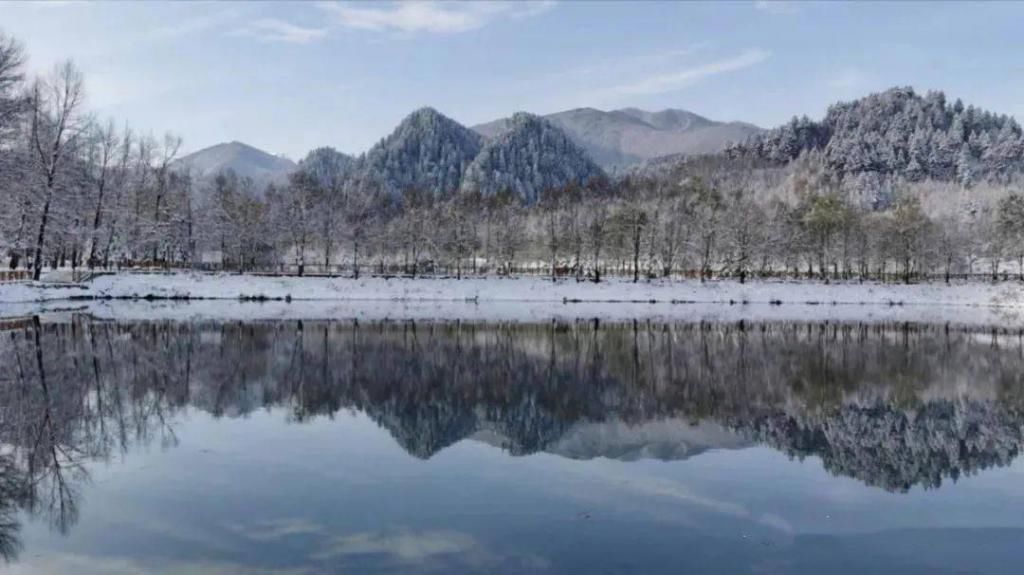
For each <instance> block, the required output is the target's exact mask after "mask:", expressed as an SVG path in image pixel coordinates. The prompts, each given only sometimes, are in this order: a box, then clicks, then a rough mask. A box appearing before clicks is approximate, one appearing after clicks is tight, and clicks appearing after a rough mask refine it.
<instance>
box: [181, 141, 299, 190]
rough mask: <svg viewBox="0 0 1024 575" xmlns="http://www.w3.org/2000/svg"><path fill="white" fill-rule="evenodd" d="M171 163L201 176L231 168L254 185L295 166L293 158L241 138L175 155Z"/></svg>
mask: <svg viewBox="0 0 1024 575" xmlns="http://www.w3.org/2000/svg"><path fill="white" fill-rule="evenodd" d="M174 165H175V168H176V169H180V170H183V171H184V170H188V171H190V172H191V173H192V174H193V175H195V176H198V177H199V178H200V179H212V178H213V177H215V176H216V175H217V174H219V173H221V172H225V171H227V170H234V172H235V173H236V174H237V175H238V176H240V177H246V178H251V179H252V180H253V182H254V183H255V184H256V187H257V188H263V187H265V186H266V185H267V184H269V183H271V182H274V183H280V182H283V181H284V180H285V179H286V178H287V177H288V174H290V173H292V172H293V171H295V168H296V165H295V162H293V161H291V160H289V159H288V158H283V157H281V156H275V155H272V154H268V153H267V152H264V151H263V150H260V149H258V148H254V147H252V146H250V145H248V144H243V143H242V142H228V143H224V144H217V145H215V146H210V147H209V148H203V149H202V150H199V151H198V152H193V153H191V154H189V155H187V156H184V157H182V158H180V159H178V160H177V161H176V162H175V163H174Z"/></svg>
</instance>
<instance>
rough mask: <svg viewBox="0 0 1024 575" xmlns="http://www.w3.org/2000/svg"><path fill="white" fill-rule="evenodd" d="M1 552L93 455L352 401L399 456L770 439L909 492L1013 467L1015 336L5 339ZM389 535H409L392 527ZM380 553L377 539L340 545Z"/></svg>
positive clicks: (603, 331) (669, 454)
mask: <svg viewBox="0 0 1024 575" xmlns="http://www.w3.org/2000/svg"><path fill="white" fill-rule="evenodd" d="M0 335H2V336H3V337H2V338H0V340H2V341H0V365H3V366H4V369H3V371H2V375H0V446H2V447H0V449H2V452H0V554H2V555H3V556H4V557H5V558H8V559H10V558H14V557H16V556H17V555H18V552H19V550H20V548H21V544H20V538H19V530H20V529H21V525H20V522H19V519H18V517H19V513H20V512H27V513H28V514H30V515H34V516H37V517H43V518H45V519H46V520H47V521H48V522H49V524H50V525H51V526H52V528H53V529H55V530H57V531H60V532H65V531H67V530H68V529H69V528H70V527H71V526H72V525H74V523H75V522H76V520H77V518H78V508H79V503H80V492H81V490H82V487H83V485H86V484H87V482H88V480H89V477H88V473H87V465H86V463H88V462H95V461H110V460H112V459H114V458H116V457H118V456H119V455H120V454H123V453H126V452H128V451H129V450H131V449H133V447H135V446H138V445H144V444H145V445H148V444H158V445H162V446H171V445H174V444H175V443H176V442H177V436H176V427H177V426H178V425H181V423H180V421H179V420H180V416H181V415H182V414H183V413H184V412H185V411H186V409H187V408H192V409H198V410H200V411H202V412H205V413H208V414H211V415H213V416H215V417H229V418H233V417H239V416H245V415H247V414H251V413H253V412H255V411H257V410H260V409H263V408H275V409H283V410H287V412H288V413H289V417H290V419H291V420H292V421H293V422H295V423H301V422H304V421H307V420H310V419H314V418H321V417H331V416H334V415H335V414H337V413H338V412H339V411H341V410H355V411H358V412H361V413H365V414H366V415H367V416H369V417H370V418H371V419H372V420H373V421H374V422H376V423H377V424H378V425H379V426H381V427H382V428H384V429H386V430H387V431H388V432H389V433H390V434H391V436H392V437H393V438H394V440H395V441H396V442H397V443H398V444H399V445H401V447H402V448H403V449H404V450H405V451H406V452H408V453H409V454H410V455H412V456H414V457H416V458H421V459H429V458H432V457H433V456H435V455H436V454H438V453H439V452H440V451H442V450H444V449H446V448H448V447H449V446H452V445H453V444H455V443H458V442H460V441H463V440H467V439H469V440H472V441H475V442H478V443H484V444H490V445H493V446H496V447H500V448H501V449H504V450H506V451H507V452H508V453H510V454H511V455H516V456H518V455H525V454H532V453H537V452H547V453H551V454H555V455H559V456H562V457H566V458H571V459H592V458H598V457H604V458H613V459H620V460H626V461H630V460H636V459H643V458H654V459H663V460H681V459H686V458H689V457H693V456H695V455H698V454H700V453H702V452H704V451H706V450H709V449H731V448H740V447H745V446H749V445H756V444H762V445H768V446H771V447H772V448H774V449H777V450H779V451H782V452H784V453H786V454H788V455H790V456H791V457H793V458H797V459H801V458H804V457H807V456H816V457H819V458H820V459H821V461H822V462H823V465H824V466H825V468H826V469H828V470H829V471H830V472H831V473H833V474H836V475H842V476H848V477H852V478H855V479H857V480H859V481H861V482H863V483H865V484H868V485H871V486H877V487H879V488H882V489H885V490H888V491H893V492H905V491H907V490H909V489H911V488H912V487H914V486H921V487H924V488H938V487H940V486H941V485H942V483H943V481H945V480H950V479H952V480H956V479H957V478H959V477H961V476H963V475H968V474H973V473H977V472H978V471H981V470H984V469H986V468H990V467H994V466H1004V465H1007V464H1009V463H1010V462H1011V461H1012V460H1013V459H1014V458H1015V457H1016V456H1017V455H1018V454H1019V452H1020V450H1021V446H1022V443H1024V413H1022V409H1024V382H1022V374H1024V352H1022V349H1024V347H1022V339H1021V335H1020V334H1019V333H1012V334H1010V333H1006V332H978V331H962V330H957V329H951V328H949V327H948V326H933V325H911V324H807V323H765V324H748V323H734V324H667V325H666V324H653V323H625V324H623V323H617V324H607V325H606V324H600V323H597V322H575V323H550V324H542V325H522V324H483V323H481V324H472V323H471V324H467V323H412V322H381V323H372V324H360V323H355V322H326V321H325V322H255V323H246V322H235V323H189V322H134V323H115V322H102V321H93V320H91V319H90V318H89V317H86V316H78V317H75V318H74V319H73V320H71V321H67V322H56V323H48V322H42V323H41V322H40V321H39V319H38V318H36V319H34V320H33V321H31V322H27V323H25V324H24V325H16V326H14V327H13V328H12V329H8V330H7V331H6V332H0ZM392 536H393V537H395V536H397V537H405V536H406V535H403V534H398V535H392ZM347 544H348V545H350V546H352V545H354V546H356V547H373V545H374V544H375V543H374V542H373V541H363V540H358V541H349V542H348V543H347Z"/></svg>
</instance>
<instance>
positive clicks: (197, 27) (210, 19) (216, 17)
mask: <svg viewBox="0 0 1024 575" xmlns="http://www.w3.org/2000/svg"><path fill="white" fill-rule="evenodd" d="M236 15H237V13H236V11H235V10H225V11H221V12H214V13H209V14H200V15H198V16H193V17H191V18H186V19H184V20H181V21H179V22H174V23H171V24H167V25H165V26H161V27H159V28H157V29H155V30H153V31H152V32H151V33H150V37H152V38H157V39H164V40H171V39H177V38H180V37H182V36H188V35H190V34H195V33H199V32H204V31H206V30H209V29H210V28H214V27H216V26H219V25H221V24H223V23H224V22H226V21H228V20H230V19H232V18H234V17H235V16H236Z"/></svg>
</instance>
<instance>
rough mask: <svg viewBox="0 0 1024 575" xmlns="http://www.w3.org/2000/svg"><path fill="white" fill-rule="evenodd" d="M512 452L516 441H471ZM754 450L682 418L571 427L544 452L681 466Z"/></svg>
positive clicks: (724, 432) (484, 435) (490, 436)
mask: <svg viewBox="0 0 1024 575" xmlns="http://www.w3.org/2000/svg"><path fill="white" fill-rule="evenodd" d="M470 439H473V440H475V441H480V442H482V443H486V444H488V445H493V446H495V447H501V448H503V449H507V448H508V446H515V445H516V444H517V440H516V438H511V437H505V436H503V435H500V434H499V433H495V432H492V431H490V430H489V429H486V428H485V429H484V430H481V431H478V432H476V433H475V434H473V435H471V436H470ZM751 445H753V444H752V443H751V442H750V441H749V440H747V439H745V438H743V437H741V436H740V435H738V434H737V433H736V432H734V431H732V430H731V429H728V428H725V427H723V426H721V425H719V424H717V423H714V422H711V421H701V422H697V423H693V422H689V421H684V420H682V419H678V418H657V419H652V420H650V421H643V422H630V423H626V422H624V421H622V420H620V419H610V420H608V421H583V422H578V423H574V424H573V425H571V426H570V427H569V428H568V429H567V430H566V431H565V432H564V433H563V434H562V435H561V436H559V437H556V438H554V440H553V441H551V442H550V443H549V444H547V445H546V446H545V447H544V448H543V451H544V452H545V453H550V454H552V455H558V456H561V457H565V458H568V459H578V460H588V459H596V458H599V457H603V458H606V459H614V460H618V461H639V460H642V459H654V460H659V461H682V460H684V459H689V458H691V457H694V456H697V455H700V454H701V453H704V452H706V451H710V450H715V449H741V448H744V447H750V446H751Z"/></svg>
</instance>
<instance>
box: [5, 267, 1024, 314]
mask: <svg viewBox="0 0 1024 575" xmlns="http://www.w3.org/2000/svg"><path fill="white" fill-rule="evenodd" d="M75 296H77V297H83V296H85V297H94V298H133V297H136V298H144V297H147V296H149V297H153V298H171V297H176V298H197V299H198V298H202V299H244V298H261V297H262V298H271V299H274V298H280V299H284V298H290V299H293V300H324V301H338V300H344V301H351V300H390V301H466V300H473V301H477V302H482V301H519V302H552V301H555V302H563V301H566V300H570V301H581V302H618V303H621V302H660V303H672V302H686V303H730V302H735V303H742V302H747V303H773V302H781V303H788V304H795V303H802V304H806V303H818V304H833V303H835V304H887V305H888V304H894V303H901V304H943V305H974V306H1000V307H1005V306H1010V307H1017V306H1024V284H1020V283H1017V282H1004V283H996V284H990V283H980V282H964V283H954V284H952V285H946V284H943V283H924V284H914V285H903V284H881V283H873V282H866V283H858V282H834V283H828V284H826V283H822V282H809V281H757V282H748V283H746V284H741V283H739V282H737V281H732V280H723V281H709V282H706V283H701V282H699V281H695V280H681V281H651V282H643V281H642V282H639V283H633V282H631V281H628V280H622V279H612V280H608V281H603V282H601V283H597V284H595V283H591V282H576V281H574V280H559V281H558V282H555V283H553V282H551V281H550V280H545V279H543V278H539V277H529V278H473V279H461V280H457V279H454V278H446V279H434V278H416V279H412V278H388V279H386V278H376V277H368V278H363V279H358V280H354V279H350V278H325V277H302V278H300V277H272V276H258V275H240V274H203V273H169V274H160V273H152V274H142V273H123V274H113V275H106V276H100V277H97V278H96V279H94V280H93V281H91V282H88V283H85V284H73V285H61V284H53V283H49V284H33V283H28V282H25V283H13V284H0V303H14V302H26V301H36V302H38V301H51V300H59V299H70V298H72V297H75Z"/></svg>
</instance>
